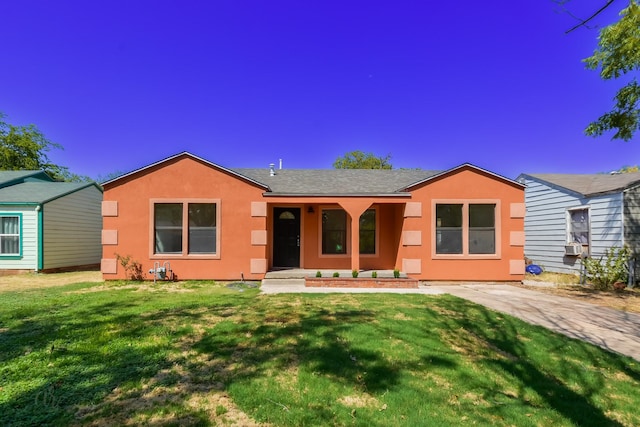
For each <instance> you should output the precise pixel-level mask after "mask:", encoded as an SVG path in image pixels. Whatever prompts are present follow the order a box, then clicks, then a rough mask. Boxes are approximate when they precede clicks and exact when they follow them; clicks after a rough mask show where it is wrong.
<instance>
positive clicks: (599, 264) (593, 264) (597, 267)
mask: <svg viewBox="0 0 640 427" xmlns="http://www.w3.org/2000/svg"><path fill="white" fill-rule="evenodd" d="M629 256H630V252H629V249H628V248H616V247H611V248H609V249H607V250H606V251H605V253H604V255H602V256H601V257H600V258H585V259H584V261H583V262H584V267H585V269H586V271H587V280H589V282H591V283H593V287H594V288H595V289H598V290H611V289H612V287H613V284H614V283H615V282H626V281H627V278H628V272H627V263H628V262H629Z"/></svg>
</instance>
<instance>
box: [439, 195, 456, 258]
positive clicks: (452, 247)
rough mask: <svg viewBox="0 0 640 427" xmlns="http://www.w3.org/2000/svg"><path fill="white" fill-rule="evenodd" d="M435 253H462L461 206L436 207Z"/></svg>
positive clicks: (444, 205)
mask: <svg viewBox="0 0 640 427" xmlns="http://www.w3.org/2000/svg"><path fill="white" fill-rule="evenodd" d="M436 253H437V254H461V253H462V205H460V204H443V205H436Z"/></svg>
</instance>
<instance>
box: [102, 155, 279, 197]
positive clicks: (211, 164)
mask: <svg viewBox="0 0 640 427" xmlns="http://www.w3.org/2000/svg"><path fill="white" fill-rule="evenodd" d="M181 156H187V157H191V158H193V159H195V160H198V161H200V162H202V163H205V164H207V165H209V166H211V167H213V168H215V169H219V170H222V171H224V172H226V173H228V174H230V175H233V176H236V177H238V178H240V179H243V180H245V181H249V182H251V183H253V184H255V185H257V186H259V187H261V188H264V189H265V190H269V186H268V185H266V184H263V183H261V182H258V181H256V180H255V179H252V178H249V177H248V176H245V175H242V174H239V173H238V172H236V171H234V170H232V169H228V168H225V167H223V166H220V165H218V164H215V163H212V162H210V161H209V160H206V159H203V158H202V157H198V156H196V155H195V154H191V153H189V152H188V151H183V152H181V153H178V154H174V155H173V156H170V157H167V158H164V159H162V160H159V161H157V162H154V163H151V164H150V165H147V166H143V167H141V168H138V169H135V170H132V171H131V172H128V173H125V174H124V175H120V176H118V177H116V178H113V179H110V180H109V181H105V182H103V183H102V186H103V187H104V186H106V185H111V184H113V183H114V182H116V181H119V180H121V179H124V178H127V177H130V176H133V175H135V174H137V173H140V172H143V171H145V170H147V169H151V168H153V167H156V166H158V165H161V164H162V163H166V162H169V161H171V160H174V159H177V158H178V157H181Z"/></svg>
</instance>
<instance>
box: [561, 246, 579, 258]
mask: <svg viewBox="0 0 640 427" xmlns="http://www.w3.org/2000/svg"><path fill="white" fill-rule="evenodd" d="M564 254H565V255H567V256H580V255H582V245H581V244H580V243H568V244H566V245H565V246H564Z"/></svg>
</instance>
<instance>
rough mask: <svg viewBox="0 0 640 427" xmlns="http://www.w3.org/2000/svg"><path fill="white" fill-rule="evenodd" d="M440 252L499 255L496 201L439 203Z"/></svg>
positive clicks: (437, 245)
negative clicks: (497, 249)
mask: <svg viewBox="0 0 640 427" xmlns="http://www.w3.org/2000/svg"><path fill="white" fill-rule="evenodd" d="M435 214H436V224H435V253H436V254H437V255H495V254H496V253H497V251H496V222H497V221H496V218H497V214H496V204H495V203H437V204H436V205H435Z"/></svg>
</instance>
